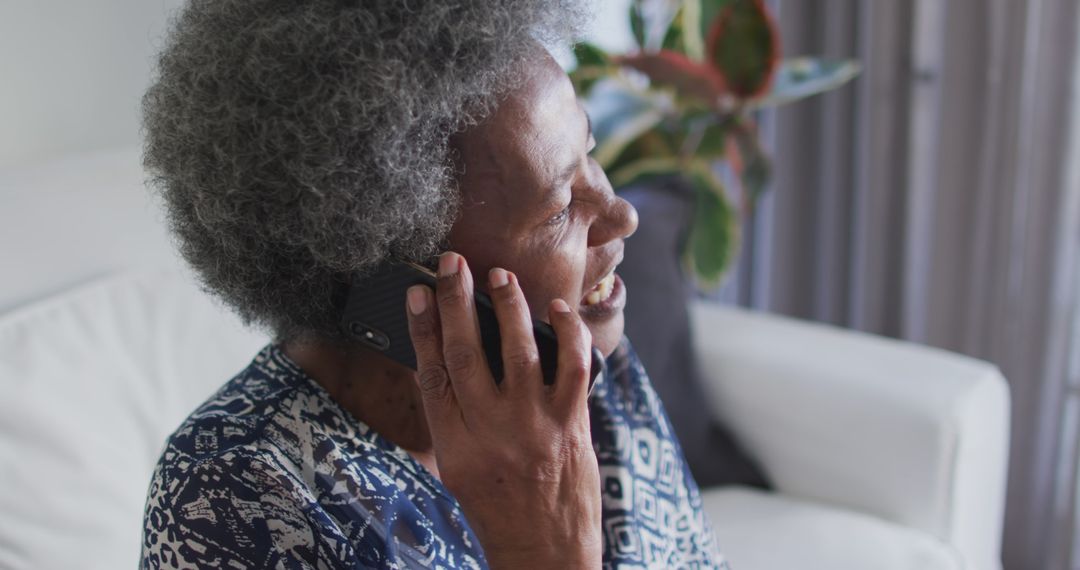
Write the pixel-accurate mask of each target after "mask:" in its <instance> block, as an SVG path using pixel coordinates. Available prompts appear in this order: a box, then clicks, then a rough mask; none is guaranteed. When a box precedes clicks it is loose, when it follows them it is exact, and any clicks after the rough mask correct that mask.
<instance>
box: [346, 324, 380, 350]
mask: <svg viewBox="0 0 1080 570" xmlns="http://www.w3.org/2000/svg"><path fill="white" fill-rule="evenodd" d="M349 332H350V333H351V334H352V336H353V338H355V339H356V340H358V341H360V342H361V343H363V344H365V345H367V346H370V347H371V348H374V349H375V350H379V351H383V350H386V349H388V348H390V338H389V337H387V336H386V335H385V334H383V333H382V332H381V331H379V330H376V329H373V328H371V327H369V326H367V325H365V324H364V323H358V322H356V321H353V322H351V323H349Z"/></svg>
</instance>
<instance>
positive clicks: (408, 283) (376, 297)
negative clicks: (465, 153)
mask: <svg viewBox="0 0 1080 570" xmlns="http://www.w3.org/2000/svg"><path fill="white" fill-rule="evenodd" d="M435 282H436V276H435V273H434V272H433V271H431V270H430V269H428V268H427V267H424V266H422V265H417V264H414V263H409V262H404V261H396V260H391V261H387V262H385V263H383V264H381V265H380V266H379V267H377V268H376V269H375V270H374V271H373V272H371V273H370V274H365V275H363V276H362V277H358V278H356V279H354V280H353V283H352V285H351V286H350V290H349V295H348V300H347V301H346V303H345V311H344V313H343V316H342V319H341V328H342V330H343V331H344V333H345V334H346V336H348V337H349V338H351V339H353V340H355V341H356V342H358V343H360V344H362V345H364V346H366V347H367V348H370V349H372V350H374V351H376V352H379V353H381V354H384V355H386V356H387V357H388V358H390V359H392V360H394V361H396V362H398V363H400V364H403V365H405V366H408V367H409V368H411V369H413V370H416V352H415V351H414V350H413V345H412V339H411V337H409V321H408V315H407V314H406V313H405V311H406V309H405V296H406V291H408V289H409V287H412V286H413V285H427V286H428V287H431V288H432V290H434V289H435ZM475 299H476V302H475V303H474V305H475V306H476V315H477V318H478V320H479V323H480V340H481V344H482V345H483V350H484V355H485V356H486V357H487V362H488V368H489V369H490V370H491V374H492V376H494V377H495V383H496V384H498V383H500V382H502V379H503V375H504V374H503V361H502V340H501V336H500V334H499V321H498V319H497V318H496V317H495V308H494V307H493V306H492V304H491V297H489V296H488V295H487V294H486V293H484V292H482V291H478V290H477V291H475ZM532 324H533V337H534V338H535V339H536V348H537V351H538V353H539V356H540V369H541V370H542V372H543V377H544V383H545V384H548V385H551V384H554V383H555V371H556V369H557V363H558V360H559V345H558V341H557V340H556V338H555V330H554V329H552V328H551V325H549V324H547V323H545V322H542V321H538V320H536V319H533V323H532ZM603 370H604V356H603V354H602V353H601V352H600V349H598V348H596V347H595V346H594V347H592V364H591V371H590V375H589V393H590V394H591V393H592V389H593V386H594V385H595V383H596V379H597V377H598V376H599V375H600V373H601V372H603Z"/></svg>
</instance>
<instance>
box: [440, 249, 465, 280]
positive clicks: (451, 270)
mask: <svg viewBox="0 0 1080 570" xmlns="http://www.w3.org/2000/svg"><path fill="white" fill-rule="evenodd" d="M458 257H459V256H458V254H456V253H453V252H450V251H448V252H446V253H444V254H442V255H440V256H439V277H449V276H451V275H453V274H455V273H457V272H458V267H460V266H461V264H460V263H459V262H458Z"/></svg>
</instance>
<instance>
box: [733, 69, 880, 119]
mask: <svg viewBox="0 0 1080 570" xmlns="http://www.w3.org/2000/svg"><path fill="white" fill-rule="evenodd" d="M860 71H861V69H860V67H859V63H858V62H857V61H853V60H829V59H822V58H816V57H797V58H792V59H788V60H785V61H784V63H783V64H782V65H781V66H780V69H779V71H778V72H777V74H776V80H775V81H774V82H773V86H772V89H771V90H770V91H769V93H768V94H767V95H766V96H765V97H763V98H761V99H758V100H756V101H752V102H750V103H749V105H748V108H752V109H757V108H762V107H776V106H779V105H786V104H788V103H791V102H793V101H798V100H799V99H805V98H807V97H811V96H813V95H817V94H818V93H824V92H826V91H831V90H833V89H836V88H837V87H840V86H841V85H843V84H845V83H847V82H848V81H851V80H852V79H853V78H855V77H856V76H857V75H859V72H860Z"/></svg>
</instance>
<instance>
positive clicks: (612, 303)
mask: <svg viewBox="0 0 1080 570" xmlns="http://www.w3.org/2000/svg"><path fill="white" fill-rule="evenodd" d="M624 305H626V289H625V288H624V287H623V282H622V279H620V278H619V276H618V275H617V274H616V273H615V271H614V270H612V272H611V273H608V274H607V275H605V276H604V278H603V279H601V280H600V282H599V283H597V284H596V286H595V287H593V288H592V290H590V291H589V292H588V293H586V294H585V296H584V297H582V299H581V303H580V305H579V306H578V314H580V315H581V316H582V318H584V319H588V320H603V319H605V318H607V317H609V316H612V315H614V314H616V313H618V312H619V311H621V310H622V309H623V306H624Z"/></svg>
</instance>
